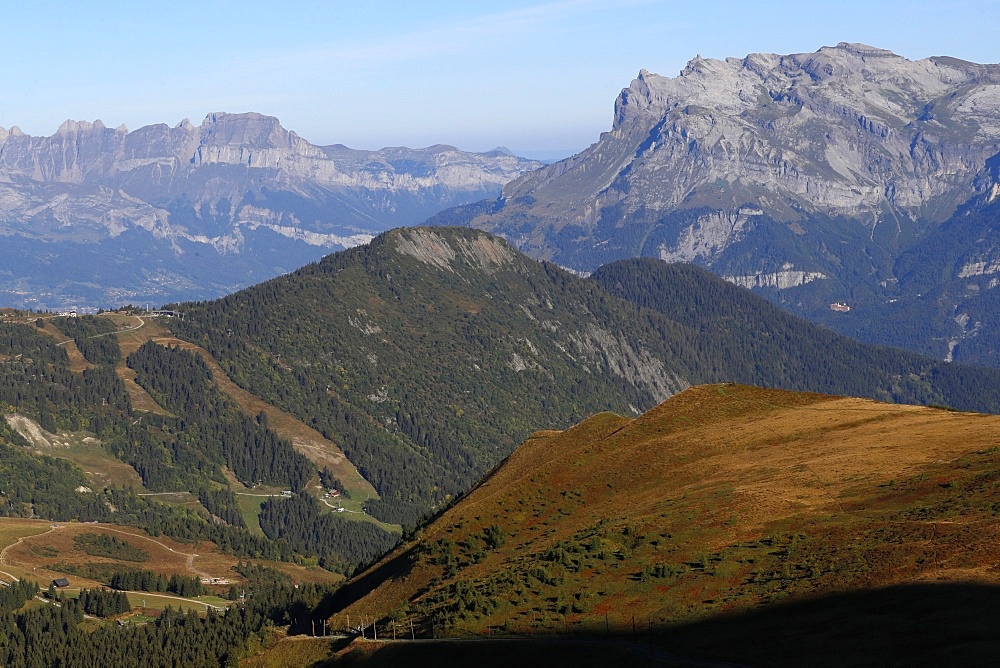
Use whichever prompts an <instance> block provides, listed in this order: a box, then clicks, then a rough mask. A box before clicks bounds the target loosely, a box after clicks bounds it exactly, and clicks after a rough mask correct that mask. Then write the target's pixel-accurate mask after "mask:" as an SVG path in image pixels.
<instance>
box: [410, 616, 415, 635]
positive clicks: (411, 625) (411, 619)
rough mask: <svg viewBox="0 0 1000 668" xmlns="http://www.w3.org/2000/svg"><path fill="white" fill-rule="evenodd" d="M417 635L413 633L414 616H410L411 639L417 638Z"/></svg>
mask: <svg viewBox="0 0 1000 668" xmlns="http://www.w3.org/2000/svg"><path fill="white" fill-rule="evenodd" d="M416 639H417V636H415V635H413V617H410V640H416Z"/></svg>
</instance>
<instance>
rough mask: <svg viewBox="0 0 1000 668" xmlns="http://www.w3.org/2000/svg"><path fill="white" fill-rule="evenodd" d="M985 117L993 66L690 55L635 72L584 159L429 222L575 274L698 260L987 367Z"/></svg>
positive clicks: (854, 324)
mask: <svg viewBox="0 0 1000 668" xmlns="http://www.w3.org/2000/svg"><path fill="white" fill-rule="evenodd" d="M998 119H1000V65H979V64H975V63H969V62H965V61H961V60H958V59H955V58H949V57H935V58H928V59H925V60H919V61H910V60H907V59H905V58H902V57H900V56H897V55H895V54H893V53H891V52H889V51H885V50H882V49H877V48H873V47H869V46H865V45H861V44H846V43H841V44H838V45H837V46H835V47H824V48H822V49H820V50H819V51H817V52H815V53H808V54H793V55H785V56H781V55H774V54H751V55H749V56H747V57H745V58H728V59H726V60H724V61H720V60H711V59H704V58H701V57H697V58H695V59H694V60H692V61H691V62H690V63H689V64H688V65H687V67H685V68H684V70H683V71H682V72H681V73H680V75H679V76H677V77H674V78H668V77H664V76H660V75H657V74H652V73H649V72H646V71H642V72H641V73H640V74H639V77H638V78H637V79H635V80H634V81H633V82H632V83H631V85H630V86H629V87H628V88H626V89H625V90H623V91H622V93H621V95H620V96H619V98H618V100H617V102H616V104H615V120H614V126H613V128H612V130H611V131H610V132H607V133H604V134H602V135H601V137H600V140H599V141H597V142H596V143H595V144H594V145H592V146H591V147H590V148H588V149H587V150H585V151H583V152H581V153H580V154H578V155H576V156H573V157H572V158H569V159H566V160H563V161H561V162H558V163H555V164H552V165H549V166H546V167H544V168H542V169H540V170H537V171H534V172H531V173H528V174H525V175H523V176H521V177H520V178H518V179H517V180H515V181H514V182H512V183H510V184H508V185H507V186H505V187H504V189H503V194H502V196H501V198H500V199H499V200H497V201H495V202H483V203H479V204H476V205H471V206H466V207H460V208H458V209H455V210H451V211H447V212H444V213H443V214H441V215H440V216H438V217H437V219H436V220H437V221H438V222H440V223H442V224H471V225H473V226H475V227H478V228H481V229H485V230H489V231H491V232H494V233H497V234H500V235H502V236H504V237H505V238H507V239H509V240H510V241H511V242H512V243H514V244H515V245H516V246H517V247H518V248H520V249H521V250H523V251H524V252H526V253H528V254H529V255H530V256H532V257H535V258H540V259H548V260H552V261H554V262H557V263H559V264H561V265H563V266H566V267H570V268H573V269H575V270H581V271H593V270H594V269H596V268H597V267H598V266H600V265H601V264H604V263H606V262H609V261H612V260H616V259H621V258H627V257H637V256H649V257H657V258H660V259H662V260H666V261H671V262H676V261H684V262H695V263H698V264H701V265H704V266H706V267H709V268H711V269H712V271H713V272H715V273H717V274H719V275H722V276H724V277H726V278H728V279H729V280H730V281H732V282H734V283H737V284H740V285H743V286H746V287H750V288H754V289H757V290H759V291H761V292H762V293H763V294H765V295H767V296H768V297H769V298H771V299H772V300H774V301H776V302H778V303H780V304H782V305H784V306H786V307H788V308H790V309H792V310H793V311H796V312H797V313H799V314H801V315H805V316H807V317H809V318H811V319H812V320H814V321H817V322H821V323H823V324H826V325H828V326H830V327H833V328H835V329H837V330H839V331H841V332H844V333H848V334H851V335H854V336H859V337H861V338H863V339H865V340H867V341H871V342H878V343H886V344H895V345H905V346H907V347H910V348H912V349H915V350H918V351H920V352H924V353H927V354H930V355H933V356H935V357H937V358H939V359H945V358H947V359H956V360H965V361H970V362H976V363H980V364H990V365H993V366H1000V352H998V351H1000V345H998V339H997V338H996V335H995V334H993V332H996V331H998V328H997V327H996V326H995V325H996V324H998V323H997V309H996V308H995V307H996V305H997V298H996V297H995V296H994V295H995V294H997V293H998V291H996V290H995V288H996V287H997V286H998V285H1000V243H998V241H1000V240H998V239H997V233H996V229H995V220H996V214H997V209H996V206H997V205H996V204H995V200H996V199H997V197H998V195H1000V174H998V170H1000V155H998V154H1000V120H998ZM831 306H833V308H831Z"/></svg>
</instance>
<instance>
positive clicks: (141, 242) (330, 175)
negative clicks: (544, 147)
mask: <svg viewBox="0 0 1000 668" xmlns="http://www.w3.org/2000/svg"><path fill="white" fill-rule="evenodd" d="M539 166H541V163H538V162H535V161H531V160H525V159H522V158H517V157H514V156H511V155H508V154H506V153H505V152H502V151H493V152H489V153H467V152H463V151H459V150H458V149H455V148H453V147H451V146H443V145H437V146H431V147H429V148H426V149H408V148H386V149H382V150H379V151H360V150H352V149H349V148H347V147H345V146H340V145H336V146H325V147H321V146H314V145H312V144H310V143H309V142H307V141H306V140H304V139H302V138H301V137H299V136H298V135H296V134H295V133H294V132H290V131H288V130H286V129H284V128H283V127H282V126H281V125H280V123H279V122H278V120H277V119H276V118H273V117H269V116H263V115H261V114H255V113H246V114H226V113H216V114H209V115H208V116H207V117H206V118H205V120H204V121H203V122H202V123H201V125H199V126H194V125H192V124H191V123H190V122H188V121H187V120H184V121H182V122H181V123H179V124H178V125H176V126H174V127H168V126H167V125H153V126H147V127H143V128H140V129H138V130H135V131H133V132H128V130H127V129H126V128H124V127H120V128H117V129H111V128H107V127H105V126H104V125H103V124H102V123H101V122H100V121H96V122H94V123H89V122H76V121H66V122H65V123H63V125H62V126H60V128H59V130H58V131H57V132H56V133H55V134H54V135H52V136H51V137H31V136H28V135H25V134H24V133H22V132H21V131H20V130H19V129H18V128H16V127H15V128H11V129H10V130H5V129H3V128H0V235H2V236H4V237H7V238H8V240H11V241H12V242H13V243H15V245H18V244H20V246H22V247H24V248H31V249H33V250H32V251H30V252H39V251H38V249H39V248H41V246H39V245H38V244H44V245H45V248H46V249H47V250H48V252H49V253H55V256H56V258H57V259H56V260H54V261H56V262H57V263H60V264H63V266H64V264H65V263H64V262H60V260H59V259H58V258H61V257H64V255H65V253H63V252H61V251H62V250H65V249H66V248H67V247H65V246H62V245H63V244H72V245H74V248H73V249H72V251H69V252H70V254H71V255H73V254H78V253H80V252H82V251H81V245H87V246H95V247H96V246H100V247H101V248H103V249H104V250H105V251H106V252H107V253H110V254H111V255H113V256H116V257H118V259H119V260H121V261H123V262H125V261H135V260H137V258H138V256H137V255H136V248H135V247H136V246H137V245H138V246H140V247H142V248H143V249H144V253H145V254H148V253H150V252H153V249H155V253H154V254H155V256H156V261H155V264H157V265H158V266H160V267H161V269H162V271H161V272H160V274H159V278H154V277H153V276H152V275H149V276H143V275H141V273H139V269H138V268H137V269H136V272H135V273H134V275H132V276H131V277H130V276H129V272H127V271H122V272H120V276H119V277H118V278H117V279H116V284H115V285H104V284H102V283H101V281H102V280H104V279H97V281H96V282H95V279H94V277H93V276H92V275H89V274H88V273H87V272H86V271H85V270H84V269H85V268H80V269H81V270H80V271H79V272H77V273H76V274H72V275H61V277H60V281H59V282H58V283H53V282H52V281H48V280H46V279H45V277H44V276H37V275H32V273H33V272H32V270H30V268H29V267H27V266H23V265H19V266H18V267H15V266H8V267H3V266H0V296H6V297H7V298H6V299H5V301H6V302H7V303H15V304H18V305H36V306H51V305H65V304H72V305H79V302H80V301H87V300H92V301H93V300H96V302H97V303H98V304H103V305H110V304H112V303H116V302H121V301H123V300H128V299H130V298H133V297H134V298H136V299H139V298H145V299H154V300H163V299H177V298H181V299H186V298H195V297H198V298H200V297H205V296H212V295H215V294H221V292H224V291H226V290H228V289H234V288H236V287H240V286H242V285H246V284H247V283H248V282H250V281H253V280H262V279H264V278H268V277H270V276H273V275H275V274H276V273H281V272H282V271H288V270H291V269H294V268H295V267H297V266H299V265H301V264H305V263H307V262H309V261H313V260H316V259H318V258H319V257H320V256H321V255H323V254H325V253H328V252H330V251H331V250H333V249H339V248H345V247H350V246H355V245H358V244H360V243H365V242H367V241H368V240H370V239H371V238H372V236H373V235H374V234H377V233H379V232H381V231H383V230H386V229H388V228H391V227H396V226H399V225H407V224H414V223H418V222H421V221H423V220H424V219H425V218H427V217H428V216H430V215H433V214H434V213H436V212H438V211H440V210H441V209H443V208H445V207H448V206H454V205H457V204H461V203H465V202H471V201H476V200H479V199H482V198H484V197H495V196H496V195H497V194H498V193H499V192H500V188H501V187H502V186H503V185H504V184H505V183H507V182H508V181H510V180H511V179H513V178H515V177H517V176H519V175H520V174H522V173H523V172H525V171H527V170H530V169H535V168H537V167H539ZM260 244H265V245H266V246H267V248H268V249H269V250H270V251H271V255H272V256H273V255H274V254H275V253H276V254H277V255H279V256H280V258H276V257H268V258H261V257H259V255H260V253H261V252H262V251H261V250H260V249H259V248H256V246H259V245H260ZM91 250H94V249H93V248H91ZM196 253H197V254H200V253H204V254H205V255H204V257H203V258H202V261H201V262H199V263H195V264H198V265H204V264H206V261H205V259H206V258H211V263H213V265H214V266H212V267H211V271H208V272H207V273H205V274H203V275H200V274H199V273H198V272H197V271H192V269H193V268H194V267H192V266H188V267H185V268H181V267H180V266H179V265H180V264H184V263H183V262H175V261H174V260H176V259H177V258H179V257H180V256H183V255H185V254H187V255H188V256H190V255H192V254H196ZM84 254H85V255H86V254H87V253H84ZM264 254H265V255H266V254H267V253H264ZM91 255H92V254H91ZM141 255H142V253H140V254H139V256H141ZM189 259H190V258H189ZM256 260H259V261H260V262H259V264H261V265H264V266H260V267H257V268H255V266H254V265H255V264H256V262H255V261H256ZM276 261H277V262H278V264H275V262H276ZM188 264H191V263H188ZM227 266H228V267H229V271H228V272H227V269H226V268H227ZM64 268H65V267H64ZM206 269H208V268H207V267H206ZM5 270H6V271H5ZM163 272H165V273H166V274H170V275H176V276H175V279H176V280H174V279H171V280H166V281H164V279H163ZM62 273H63V274H65V273H66V272H62ZM4 279H6V282H5V281H4ZM67 279H68V283H67ZM178 280H180V281H181V282H182V283H188V284H190V283H195V284H197V283H203V284H205V286H206V287H205V289H204V290H201V291H195V292H193V293H189V292H188V291H187V289H181V288H180V287H179V284H177V281H178ZM171 282H173V283H175V286H174V287H171V286H170V283H171ZM88 283H89V284H94V285H93V286H92V287H91V289H89V290H88V291H86V294H87V295H90V296H89V297H85V296H84V293H82V292H79V291H74V289H73V288H72V287H70V284H75V285H83V284H88ZM59 285H63V287H62V288H60V287H59ZM18 286H20V287H18ZM102 287H104V288H106V290H103V291H102V290H101V288H102ZM32 292H35V293H38V294H32ZM11 295H15V296H13V297H12V296H11ZM16 295H20V296H16ZM102 296H103V297H106V298H107V299H104V300H103V301H102V300H101V297H102ZM32 299H34V300H35V302H34V303H32V301H31V300H32Z"/></svg>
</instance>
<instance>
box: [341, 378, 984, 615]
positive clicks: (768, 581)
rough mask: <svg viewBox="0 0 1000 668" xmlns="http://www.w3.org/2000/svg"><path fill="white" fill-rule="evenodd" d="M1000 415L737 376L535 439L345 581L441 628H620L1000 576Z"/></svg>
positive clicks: (381, 608)
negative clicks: (999, 489) (791, 600)
mask: <svg viewBox="0 0 1000 668" xmlns="http://www.w3.org/2000/svg"><path fill="white" fill-rule="evenodd" d="M998 444H1000V417H997V416H987V415H980V414H971V413H955V412H949V411H944V410H939V409H933V408H922V407H915V406H906V405H889V404H882V403H878V402H874V401H870V400H863V399H855V398H839V397H831V396H825V395H817V394H804V393H792V392H782V391H775V390H764V389H759V388H753V387H747V386H740V385H733V384H723V385H708V386H699V387H696V388H692V389H689V390H686V391H684V392H682V393H681V394H679V395H677V396H675V397H673V398H671V399H669V400H668V401H666V402H664V403H663V404H660V405H659V406H657V407H656V408H654V409H652V410H651V411H649V412H647V413H645V414H644V415H642V416H640V417H639V418H636V419H634V420H630V419H626V418H622V417H619V416H616V415H613V414H600V415H597V416H595V417H592V418H590V419H588V420H587V421H585V422H583V423H581V424H580V425H578V426H576V427H573V428H571V429H568V430H566V431H563V432H547V433H544V434H539V435H536V437H534V438H532V439H529V440H528V441H527V442H526V443H524V444H523V445H522V446H521V447H519V448H518V449H517V450H516V451H515V452H514V453H513V454H512V455H511V456H510V457H509V458H508V459H507V460H506V461H505V462H504V463H503V464H502V465H501V466H500V467H499V468H498V469H497V471H496V472H495V473H494V474H493V475H492V476H491V477H489V478H488V479H487V480H486V481H485V482H483V483H482V484H480V485H479V486H478V487H477V488H475V489H474V490H473V491H471V492H470V493H469V494H468V495H467V496H466V497H465V498H463V499H462V500H460V501H459V502H458V503H457V504H456V505H455V506H453V507H452V508H450V509H449V510H447V511H446V512H444V513H443V514H442V515H441V516H440V517H439V518H437V519H436V520H435V521H434V522H433V523H431V524H430V525H428V526H427V527H425V528H424V529H423V530H422V531H421V532H419V533H418V534H417V539H416V540H415V541H414V542H410V543H408V544H406V545H404V546H403V547H401V548H400V549H398V550H397V551H396V552H395V553H393V554H392V555H390V556H389V558H387V559H386V560H384V561H383V562H381V563H380V564H378V565H376V566H375V567H374V568H373V569H370V570H369V571H368V572H367V573H365V574H363V575H362V576H361V577H359V578H357V579H356V580H355V581H354V583H353V584H352V585H349V586H348V587H347V588H345V590H344V591H343V592H342V595H341V596H342V598H341V601H340V604H341V612H339V613H338V619H339V621H341V622H343V621H344V620H345V619H346V618H347V615H351V616H352V617H353V618H354V619H360V618H361V615H364V616H366V617H375V618H384V619H392V618H395V619H397V620H400V619H402V620H406V621H408V620H407V618H409V619H412V620H413V622H414V624H415V625H416V626H417V628H421V629H423V630H424V632H431V631H432V629H434V628H436V629H437V630H438V631H440V629H441V628H442V627H446V628H448V629H449V632H462V631H469V632H476V633H481V632H484V631H486V630H487V629H488V628H493V629H496V628H502V629H506V630H511V631H526V630H532V629H534V630H537V629H547V630H550V631H554V632H563V631H566V630H570V629H574V628H583V627H594V628H606V627H610V628H615V627H618V628H621V627H625V626H628V625H629V624H630V623H631V622H630V620H631V619H632V617H633V616H636V617H638V618H640V619H643V620H654V621H655V622H656V623H663V622H664V621H671V620H682V619H692V618H699V617H704V616H708V615H711V614H713V613H715V612H719V611H723V610H732V609H740V608H752V607H756V606H759V605H763V604H767V603H770V602H773V601H777V600H779V599H783V598H786V597H797V596H801V595H805V594H813V593H825V592H835V591H845V590H852V589H859V588H870V587H875V586H880V585H885V584H891V583H896V582H905V581H911V580H918V579H939V578H946V579H962V580H967V579H970V578H971V579H975V580H985V581H993V580H994V579H996V575H995V572H994V571H993V570H991V568H992V566H993V565H994V564H996V563H997V562H998V561H1000V552H997V551H996V550H995V548H994V547H993V546H994V544H995V542H996V541H995V539H996V537H997V536H996V534H997V521H996V520H995V519H994V517H993V514H994V512H996V511H994V510H993V503H994V502H995V499H994V498H993V494H994V492H995V491H996V490H994V489H993V488H994V487H995V486H996V483H994V478H995V477H996V476H995V475H993V473H992V471H994V470H996V469H997V468H1000V457H998V455H997V454H996V453H995V452H994V451H993V449H992V448H994V447H995V446H996V445H998Z"/></svg>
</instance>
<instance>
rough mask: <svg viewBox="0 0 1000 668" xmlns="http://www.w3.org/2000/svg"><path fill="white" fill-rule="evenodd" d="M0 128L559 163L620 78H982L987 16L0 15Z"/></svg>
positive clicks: (655, 7) (627, 10)
mask: <svg viewBox="0 0 1000 668" xmlns="http://www.w3.org/2000/svg"><path fill="white" fill-rule="evenodd" d="M3 4H4V7H3V12H2V13H0V21H2V24H3V26H4V31H3V32H4V38H3V42H2V46H0V53H2V61H0V62H2V63H3V65H2V70H0V72H2V73H0V81H2V82H3V83H2V91H3V93H2V96H0V126H3V127H5V128H10V127H11V126H15V125H16V126H18V127H20V128H21V130H22V131H24V132H26V133H28V134H32V135H46V136H47V135H51V134H53V133H54V132H55V131H56V129H57V128H58V126H59V125H60V123H62V122H63V121H64V120H66V119H69V118H71V119H74V120H88V121H93V120H96V119H100V120H102V121H103V122H104V124H105V125H107V126H111V127H116V126H118V125H121V124H125V125H126V126H127V127H128V128H130V129H136V128H138V127H141V126H143V125H150V124H153V123H167V124H169V125H176V124H177V123H178V122H179V121H181V120H182V119H184V118H188V119H190V120H191V122H193V123H194V124H195V125H198V124H199V123H200V122H201V120H202V119H203V118H204V117H205V116H206V115H207V114H208V113H211V112H218V111H226V112H244V111H256V112H260V113H263V114H268V115H272V116H276V117H277V118H278V119H280V121H281V123H282V125H283V126H284V127H285V128H287V129H289V130H293V131H294V132H296V133H297V134H298V135H299V136H301V137H303V138H305V139H306V140H308V141H310V142H312V143H314V144H318V145H328V144H346V145H347V146H350V147H352V148H361V149H376V148H381V147H383V146H409V147H415V148H416V147H424V146H429V145H431V144H438V143H442V144H451V145H454V146H458V147H459V148H462V149H464V150H472V151H485V150H489V149H491V148H494V147H496V146H505V147H507V148H509V149H511V150H512V151H514V152H515V153H518V154H520V155H526V156H530V157H549V158H558V157H565V156H567V155H570V154H572V153H575V152H577V151H580V150H582V149H583V148H585V147H587V146H588V145H590V144H592V143H593V142H595V141H597V140H598V138H599V135H600V133H601V132H604V131H607V130H609V129H610V128H611V122H612V116H613V110H614V102H615V98H616V97H617V96H618V94H619V93H620V92H621V90H622V89H623V88H625V87H627V86H628V84H629V82H630V81H631V80H632V79H633V78H635V76H636V75H637V74H638V72H639V70H640V69H647V70H649V71H651V72H656V73H658V74H662V75H665V76H676V75H677V73H678V72H679V71H680V70H681V69H682V68H683V67H684V65H685V64H686V63H687V62H688V61H689V60H691V59H692V58H693V57H694V56H695V55H701V56H703V57H706V58H725V57H731V56H732V57H740V58H741V57H743V56H745V55H747V54H748V53H757V52H769V53H780V54H787V53H808V52H812V51H815V50H817V49H818V48H820V47H821V46H833V45H835V44H837V43H838V42H862V43H865V44H870V45H872V46H877V47H881V48H885V49H889V50H891V51H894V52H895V53H897V54H899V55H901V56H905V57H907V58H910V59H919V58H925V57H928V56H933V55H949V56H954V57H957V58H962V59H964V60H970V61H973V62H980V63H995V62H998V61H1000V53H998V51H1000V41H998V40H997V38H996V32H997V28H1000V2H996V0H949V1H948V2H945V1H943V0H935V1H933V2H925V1H923V0H907V1H905V2H903V1H896V0H886V1H883V2H880V1H879V0H865V1H863V2H855V1H853V0H846V1H841V2H837V3H828V2H822V3H821V2H813V3H808V2H807V3H789V2H787V1H785V2H773V1H771V0H760V1H754V2H751V1H743V2H736V1H727V0H715V1H713V0H700V1H695V2H692V1H691V0H685V1H684V2H673V1H668V0H551V1H547V0H524V1H517V2H498V1H496V0H494V1H493V2H478V1H475V0H466V1H455V2H452V1H443V2H433V1H426V2H413V1H412V0H408V1H406V2H386V1H382V0H367V1H366V2H343V1H340V0H326V1H315V2H312V1H299V0H284V1H283V2H275V1H274V0H268V1H266V2H258V1H256V0H199V1H198V2H191V1H189V0H173V1H172V2H169V3H167V2H156V3H153V2H150V3H146V2H135V1H134V0H133V1H132V2H110V1H102V0H90V1H89V2H86V3H82V2H81V3H78V2H64V1H59V2H55V1H50V0H33V1H28V0H15V2H5V3H3Z"/></svg>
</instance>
